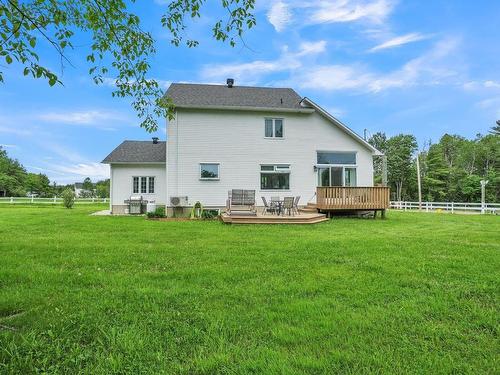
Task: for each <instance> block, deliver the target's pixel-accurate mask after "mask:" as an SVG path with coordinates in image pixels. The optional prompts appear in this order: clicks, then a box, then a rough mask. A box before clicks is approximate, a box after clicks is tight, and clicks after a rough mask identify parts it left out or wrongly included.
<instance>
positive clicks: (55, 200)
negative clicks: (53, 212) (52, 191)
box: [54, 195, 57, 204]
mask: <svg viewBox="0 0 500 375" xmlns="http://www.w3.org/2000/svg"><path fill="white" fill-rule="evenodd" d="M56 202H57V199H56V196H55V195H54V204H56Z"/></svg>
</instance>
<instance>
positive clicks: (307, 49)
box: [295, 40, 326, 57]
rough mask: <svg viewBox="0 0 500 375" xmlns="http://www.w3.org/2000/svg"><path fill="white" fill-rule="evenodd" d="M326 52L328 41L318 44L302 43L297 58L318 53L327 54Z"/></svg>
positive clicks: (321, 41)
mask: <svg viewBox="0 0 500 375" xmlns="http://www.w3.org/2000/svg"><path fill="white" fill-rule="evenodd" d="M325 50H326V40H319V41H317V42H302V43H300V49H299V51H298V52H297V53H295V56H296V57H300V56H307V55H315V54H318V53H322V52H325Z"/></svg>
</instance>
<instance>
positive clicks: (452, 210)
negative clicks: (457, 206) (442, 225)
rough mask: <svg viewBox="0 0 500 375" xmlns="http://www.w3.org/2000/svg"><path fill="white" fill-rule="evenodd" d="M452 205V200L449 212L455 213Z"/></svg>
mask: <svg viewBox="0 0 500 375" xmlns="http://www.w3.org/2000/svg"><path fill="white" fill-rule="evenodd" d="M453 206H454V205H453V202H451V213H452V214H453V213H455V210H454V207H453Z"/></svg>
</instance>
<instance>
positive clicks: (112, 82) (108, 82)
mask: <svg viewBox="0 0 500 375" xmlns="http://www.w3.org/2000/svg"><path fill="white" fill-rule="evenodd" d="M153 80H155V81H156V82H157V83H158V86H159V87H160V88H162V89H164V90H166V89H168V87H169V86H170V85H171V84H172V81H167V80H165V79H159V78H153ZM134 82H137V81H136V80H135V79H132V80H130V81H129V84H133V83H134ZM102 83H103V84H104V85H105V86H109V87H115V86H116V79H115V78H111V77H104V78H103V79H102Z"/></svg>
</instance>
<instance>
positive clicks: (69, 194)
mask: <svg viewBox="0 0 500 375" xmlns="http://www.w3.org/2000/svg"><path fill="white" fill-rule="evenodd" d="M61 196H62V199H63V205H64V207H66V208H72V207H73V205H74V204H75V193H74V192H73V190H71V189H66V190H64V191H63V192H62V194H61Z"/></svg>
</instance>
